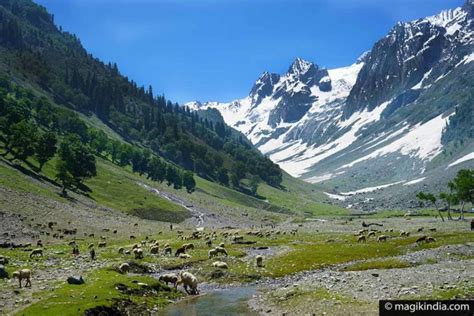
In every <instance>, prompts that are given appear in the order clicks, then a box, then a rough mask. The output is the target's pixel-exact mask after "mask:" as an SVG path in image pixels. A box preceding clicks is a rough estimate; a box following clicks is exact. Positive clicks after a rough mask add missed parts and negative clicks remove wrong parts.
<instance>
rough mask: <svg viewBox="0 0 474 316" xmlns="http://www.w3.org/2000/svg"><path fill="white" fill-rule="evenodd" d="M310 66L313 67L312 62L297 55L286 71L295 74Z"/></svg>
mask: <svg viewBox="0 0 474 316" xmlns="http://www.w3.org/2000/svg"><path fill="white" fill-rule="evenodd" d="M311 67H315V65H314V64H313V63H312V62H310V61H307V60H304V59H302V58H300V57H297V58H296V59H295V61H294V62H293V63H292V64H291V66H290V69H288V73H293V74H296V75H299V74H305V73H306V72H308V70H309V69H310V68H311Z"/></svg>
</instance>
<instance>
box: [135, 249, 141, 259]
mask: <svg viewBox="0 0 474 316" xmlns="http://www.w3.org/2000/svg"><path fill="white" fill-rule="evenodd" d="M133 253H134V254H135V259H143V250H142V248H135V249H133Z"/></svg>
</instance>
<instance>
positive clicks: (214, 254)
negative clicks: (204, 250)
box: [208, 249, 217, 259]
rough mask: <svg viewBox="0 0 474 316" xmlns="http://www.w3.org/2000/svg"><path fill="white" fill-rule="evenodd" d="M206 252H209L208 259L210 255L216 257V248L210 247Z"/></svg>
mask: <svg viewBox="0 0 474 316" xmlns="http://www.w3.org/2000/svg"><path fill="white" fill-rule="evenodd" d="M208 254H209V259H211V258H212V257H217V250H216V249H211V250H209V251H208Z"/></svg>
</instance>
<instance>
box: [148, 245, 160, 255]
mask: <svg viewBox="0 0 474 316" xmlns="http://www.w3.org/2000/svg"><path fill="white" fill-rule="evenodd" d="M159 251H160V247H158V246H152V247H151V248H150V253H151V254H154V255H156V254H157V253H158V252H159Z"/></svg>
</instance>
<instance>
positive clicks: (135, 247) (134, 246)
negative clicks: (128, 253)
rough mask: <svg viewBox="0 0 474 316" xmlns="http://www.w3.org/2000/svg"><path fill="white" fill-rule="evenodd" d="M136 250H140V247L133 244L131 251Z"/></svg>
mask: <svg viewBox="0 0 474 316" xmlns="http://www.w3.org/2000/svg"><path fill="white" fill-rule="evenodd" d="M137 248H140V246H139V245H138V244H134V245H133V246H132V249H137Z"/></svg>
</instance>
